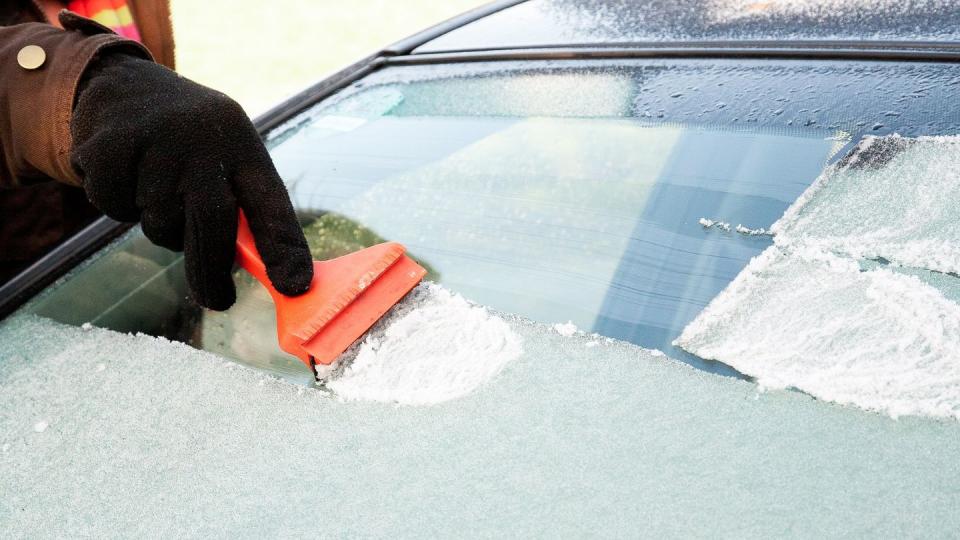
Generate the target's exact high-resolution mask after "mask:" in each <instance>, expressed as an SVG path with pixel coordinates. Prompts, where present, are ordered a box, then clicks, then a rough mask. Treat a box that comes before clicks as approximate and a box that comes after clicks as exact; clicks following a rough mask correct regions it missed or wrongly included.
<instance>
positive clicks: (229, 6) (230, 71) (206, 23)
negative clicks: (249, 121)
mask: <svg viewBox="0 0 960 540" xmlns="http://www.w3.org/2000/svg"><path fill="white" fill-rule="evenodd" d="M483 3H485V2H484V1H482V0H442V1H436V0H351V1H349V2H343V1H333V0H275V1H272V2H250V1H246V2H238V1H237V0H204V1H202V2H201V1H197V0H172V2H171V5H172V8H173V24H174V32H175V34H176V40H177V64H178V70H179V71H180V72H181V73H182V74H183V75H184V76H186V77H190V78H192V79H194V80H196V81H198V82H200V83H202V84H205V85H207V86H210V87H213V88H216V89H217V90H220V91H223V92H225V93H227V94H229V95H230V96H232V97H233V98H234V99H236V100H237V101H239V102H240V103H241V104H242V105H243V106H244V108H245V109H246V110H247V112H248V113H249V114H251V115H252V116H255V115H257V114H259V113H261V112H263V111H265V110H266V109H268V108H270V107H271V106H273V105H275V104H276V103H278V102H280V101H281V100H282V99H284V98H286V97H288V96H290V95H292V94H295V93H297V92H298V91H300V90H302V89H303V88H305V87H306V86H307V85H309V84H311V83H313V82H316V81H318V80H320V79H321V78H322V77H324V76H325V75H327V74H329V73H331V72H333V71H335V70H337V69H339V68H341V67H344V66H346V65H347V64H350V63H352V62H354V61H356V60H359V59H360V58H362V57H363V56H366V55H367V54H370V53H372V52H374V51H375V50H377V49H379V48H380V47H382V46H384V45H387V44H390V43H392V42H394V41H397V40H399V39H402V38H405V37H407V36H409V35H411V34H413V33H415V32H418V31H420V30H422V29H424V28H426V27H428V26H431V25H433V24H435V23H438V22H440V21H442V20H444V19H448V18H450V17H452V16H454V15H457V14H459V13H462V12H464V11H467V10H469V9H471V8H474V7H476V6H478V5H481V4H483Z"/></svg>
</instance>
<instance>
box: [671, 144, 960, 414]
mask: <svg viewBox="0 0 960 540" xmlns="http://www.w3.org/2000/svg"><path fill="white" fill-rule="evenodd" d="M957 200H960V139H957V138H920V139H903V138H900V137H897V136H892V137H885V138H867V139H865V140H864V141H863V142H862V143H861V144H860V145H859V146H858V148H857V149H856V151H855V152H853V153H852V154H851V155H850V156H848V157H847V158H845V159H844V160H842V161H841V162H839V163H838V164H837V165H835V166H833V167H831V168H830V169H828V170H827V171H826V172H825V173H824V174H823V175H822V176H821V177H820V178H819V179H818V180H817V181H816V182H815V183H814V185H812V186H811V187H810V188H809V189H808V190H807V191H806V192H805V193H804V194H803V195H802V196H801V197H800V198H799V199H798V200H797V202H796V203H795V204H794V205H793V206H791V207H790V209H788V210H787V211H786V213H785V214H784V216H783V218H781V219H780V220H779V221H778V222H777V223H775V224H774V225H773V227H772V229H773V232H774V233H775V234H776V236H775V242H774V245H773V246H771V247H770V248H768V249H767V250H766V251H765V252H764V253H763V254H761V255H760V256H758V257H756V258H755V259H754V260H753V261H751V263H750V264H749V265H748V266H747V267H746V268H745V269H744V271H743V272H741V274H740V275H738V276H737V278H736V279H735V280H734V281H733V282H732V283H731V284H730V285H729V286H728V287H727V288H726V289H725V290H724V292H722V293H721V294H720V295H718V296H717V297H716V298H715V299H714V300H713V301H712V302H711V303H710V305H709V306H708V307H707V308H706V309H705V310H704V311H703V312H702V313H701V314H700V315H699V316H698V317H697V318H696V319H695V320H694V321H693V322H692V323H691V324H690V325H688V326H687V327H686V328H685V329H684V331H683V333H682V334H681V336H680V337H679V338H678V339H677V341H676V344H677V345H678V346H680V347H682V348H683V349H685V350H687V351H689V352H691V353H693V354H696V355H698V356H700V357H703V358H709V359H713V360H719V361H722V362H724V363H727V364H729V365H731V366H733V367H734V368H736V369H738V370H740V371H741V372H743V373H745V374H747V375H751V376H754V377H756V378H757V380H758V382H759V383H760V384H763V385H767V386H771V387H778V388H784V387H795V388H798V389H800V390H803V391H805V392H808V393H810V394H812V395H814V396H816V397H819V398H823V399H828V400H831V401H836V402H839V403H848V404H854V405H857V406H860V407H864V408H867V409H872V410H878V411H883V412H885V413H888V414H891V415H894V416H899V415H910V414H917V415H931V416H943V417H955V418H960V306H958V305H957V303H956V301H957V300H960V296H958V294H957V292H958V288H960V285H958V278H956V277H955V276H954V275H953V273H955V272H957V271H960V227H957V224H956V219H957V218H956V209H957V206H956V201H957Z"/></svg>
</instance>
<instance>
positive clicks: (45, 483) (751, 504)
mask: <svg viewBox="0 0 960 540" xmlns="http://www.w3.org/2000/svg"><path fill="white" fill-rule="evenodd" d="M445 301H451V302H452V301H453V300H452V299H448V300H445ZM504 322H505V324H507V325H509V327H510V329H511V331H512V332H514V333H515V334H516V335H517V336H518V338H519V339H521V340H522V342H523V352H522V353H521V354H520V356H518V357H517V358H516V359H515V360H512V361H510V362H509V363H507V364H506V365H505V366H503V369H502V370H501V371H500V372H499V373H498V374H497V375H496V377H495V378H493V379H492V380H491V381H489V382H488V383H487V384H484V385H483V386H481V387H480V388H478V389H476V391H474V392H472V393H470V394H469V395H466V396H463V397H461V398H460V399H454V400H450V401H445V402H443V403H439V404H436V405H432V406H429V407H420V406H396V405H393V404H389V403H378V402H370V401H354V400H350V401H342V400H339V399H337V398H336V396H332V395H330V393H329V392H325V391H322V390H317V389H314V388H310V387H305V386H301V385H296V384H290V383H288V382H285V381H282V380H278V379H275V378H272V377H270V376H268V375H265V374H263V373H261V372H258V371H255V370H251V369H248V368H244V367H242V366H239V365H237V364H234V363H231V362H229V361H226V360H223V359H221V358H218V357H216V356H214V355H212V354H210V353H206V352H203V351H198V350H195V349H192V348H190V347H188V346H186V345H183V344H181V343H176V342H171V341H167V340H164V339H160V338H153V337H149V336H145V335H137V336H134V335H129V334H121V333H116V332H112V331H108V330H102V329H97V328H90V329H89V330H83V329H81V328H79V327H75V326H68V325H62V324H59V323H54V322H52V321H50V320H48V319H43V318H40V317H36V316H18V317H15V318H13V319H9V320H6V321H3V322H0V479H2V480H0V484H2V487H3V488H2V492H3V496H2V497H0V523H2V524H3V536H5V537H11V538H63V537H93V538H108V537H116V536H117V535H118V531H122V535H123V536H126V537H163V538H170V537H183V536H189V537H201V538H209V537H218V538H227V537H229V538H275V537H316V536H324V535H325V534H335V535H337V536H340V535H342V536H351V537H353V536H356V537H378V538H379V537H391V538H407V537H423V536H436V537H451V536H456V537H459V536H464V535H467V536H473V537H484V538H490V537H503V536H520V537H537V536H560V537H584V536H591V537H593V536H602V537H616V538H622V537H632V536H636V533H637V531H644V533H646V534H649V535H651V536H697V535H698V534H702V532H703V531H707V530H709V531H713V532H714V533H715V534H716V535H718V536H730V537H739V536H748V537H779V536H790V535H799V536H812V537H821V536H839V535H847V536H882V537H899V536H903V535H909V534H915V535H919V536H930V537H941V536H949V535H950V534H952V533H953V532H954V531H956V530H960V513H958V512H956V511H955V509H956V508H957V507H958V506H960V493H958V492H957V490H956V489H955V487H956V486H957V485H958V484H960V469H958V468H957V467H956V463H955V461H956V456H957V455H958V454H960V423H957V422H932V421H929V420H925V419H905V420H901V421H899V422H894V421H892V420H890V419H888V418H884V417H882V416H879V415H871V414H866V413H863V412H862V411H858V410H854V409H846V408H841V407H837V406H834V405H831V404H828V403H824V402H818V401H816V400H813V399H810V398H809V397H807V396H805V395H802V394H799V393H791V392H768V393H758V392H757V388H756V386H755V385H753V384H751V383H749V382H746V381H742V380H736V379H732V378H728V377H716V376H711V375H709V374H707V373H704V372H702V371H698V370H695V369H693V368H690V367H688V366H686V365H683V364H680V363H677V362H675V361H672V360H670V359H667V358H664V357H663V356H662V355H661V356H657V355H655V354H654V353H652V352H650V351H647V350H644V349H641V348H639V347H636V346H633V345H631V344H628V343H624V342H616V341H613V340H607V339H597V338H595V337H594V336H591V335H589V334H586V333H576V334H574V335H572V336H569V337H566V336H562V335H559V334H558V333H557V332H556V330H555V329H554V328H553V327H552V326H550V325H536V324H532V323H528V322H524V321H518V320H512V319H511V320H505V321H504ZM485 324H486V323H485ZM379 361H381V362H383V367H384V369H390V367H389V366H388V363H389V362H390V361H391V359H390V358H388V357H386V356H383V357H381V358H379ZM475 361H476V362H479V363H482V362H488V361H490V359H489V358H486V359H485V358H480V357H476V358H475ZM463 367H464V368H468V367H469V366H463ZM483 369H487V368H483ZM918 456H922V459H918V458H917V457H918ZM812 469H815V470H816V471H817V474H815V475H812V474H811V473H810V471H811V470H812ZM890 493H895V494H896V496H895V497H893V496H889V495H888V494H890ZM824 497H828V499H827V500H826V501H825V499H824ZM903 501H910V504H911V510H910V511H909V512H904V511H903V504H904V503H903ZM691 508H696V509H697V511H696V512H691V511H690V509H691ZM784 508H789V512H784V511H783V509H784ZM851 516H870V519H864V520H857V519H853V520H852V519H851Z"/></svg>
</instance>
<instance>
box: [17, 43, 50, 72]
mask: <svg viewBox="0 0 960 540" xmlns="http://www.w3.org/2000/svg"><path fill="white" fill-rule="evenodd" d="M46 61H47V53H46V51H44V50H43V48H42V47H40V46H38V45H27V46H26V47H24V48H22V49H20V52H18V53H17V63H18V64H20V67H22V68H23V69H37V68H38V67H40V66H42V65H43V63H44V62H46Z"/></svg>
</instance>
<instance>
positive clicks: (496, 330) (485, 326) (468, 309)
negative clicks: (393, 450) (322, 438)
mask: <svg viewBox="0 0 960 540" xmlns="http://www.w3.org/2000/svg"><path fill="white" fill-rule="evenodd" d="M521 351H522V348H521V340H520V338H519V337H518V336H517V335H516V334H515V333H514V332H513V331H512V330H511V329H510V326H508V325H507V323H506V322H505V321H504V320H503V319H501V318H499V317H497V316H496V315H494V314H491V313H490V312H489V311H487V309H486V308H484V307H481V306H477V305H474V304H471V303H470V302H468V301H467V300H466V299H464V298H463V297H462V296H460V295H458V294H454V293H452V292H450V291H448V290H446V289H444V288H443V287H441V286H439V285H436V284H422V285H420V286H418V287H417V288H416V289H414V290H413V292H411V294H410V295H408V296H407V297H405V298H404V299H403V300H402V301H401V302H400V303H399V304H397V306H395V307H394V308H393V310H391V311H390V312H389V313H388V314H387V315H386V316H385V317H384V318H383V319H382V320H381V321H380V322H378V323H377V325H375V326H374V327H373V328H372V329H371V330H370V331H369V332H368V333H367V336H366V337H365V338H364V339H363V341H361V342H360V343H359V344H357V345H355V346H354V347H352V348H351V349H350V350H348V351H347V352H346V353H344V355H343V356H342V357H341V359H340V362H341V363H342V364H343V366H344V367H343V369H342V371H341V372H340V373H338V374H335V375H334V376H333V378H331V379H330V380H329V381H327V382H326V388H327V389H329V390H331V391H332V392H333V393H334V394H336V395H337V396H338V397H340V398H341V399H345V400H365V401H382V402H392V403H399V404H403V405H432V404H435V403H440V402H443V401H448V400H451V399H456V398H458V397H462V396H465V395H467V394H469V393H470V392H472V391H474V390H475V389H477V388H479V387H480V386H481V385H483V384H484V383H486V382H487V381H489V380H490V379H492V378H493V377H495V376H496V375H497V374H498V373H499V372H500V370H501V369H503V367H504V366H505V365H506V364H507V363H508V362H510V361H511V360H514V359H515V358H517V357H518V356H519V355H520V353H521Z"/></svg>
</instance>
